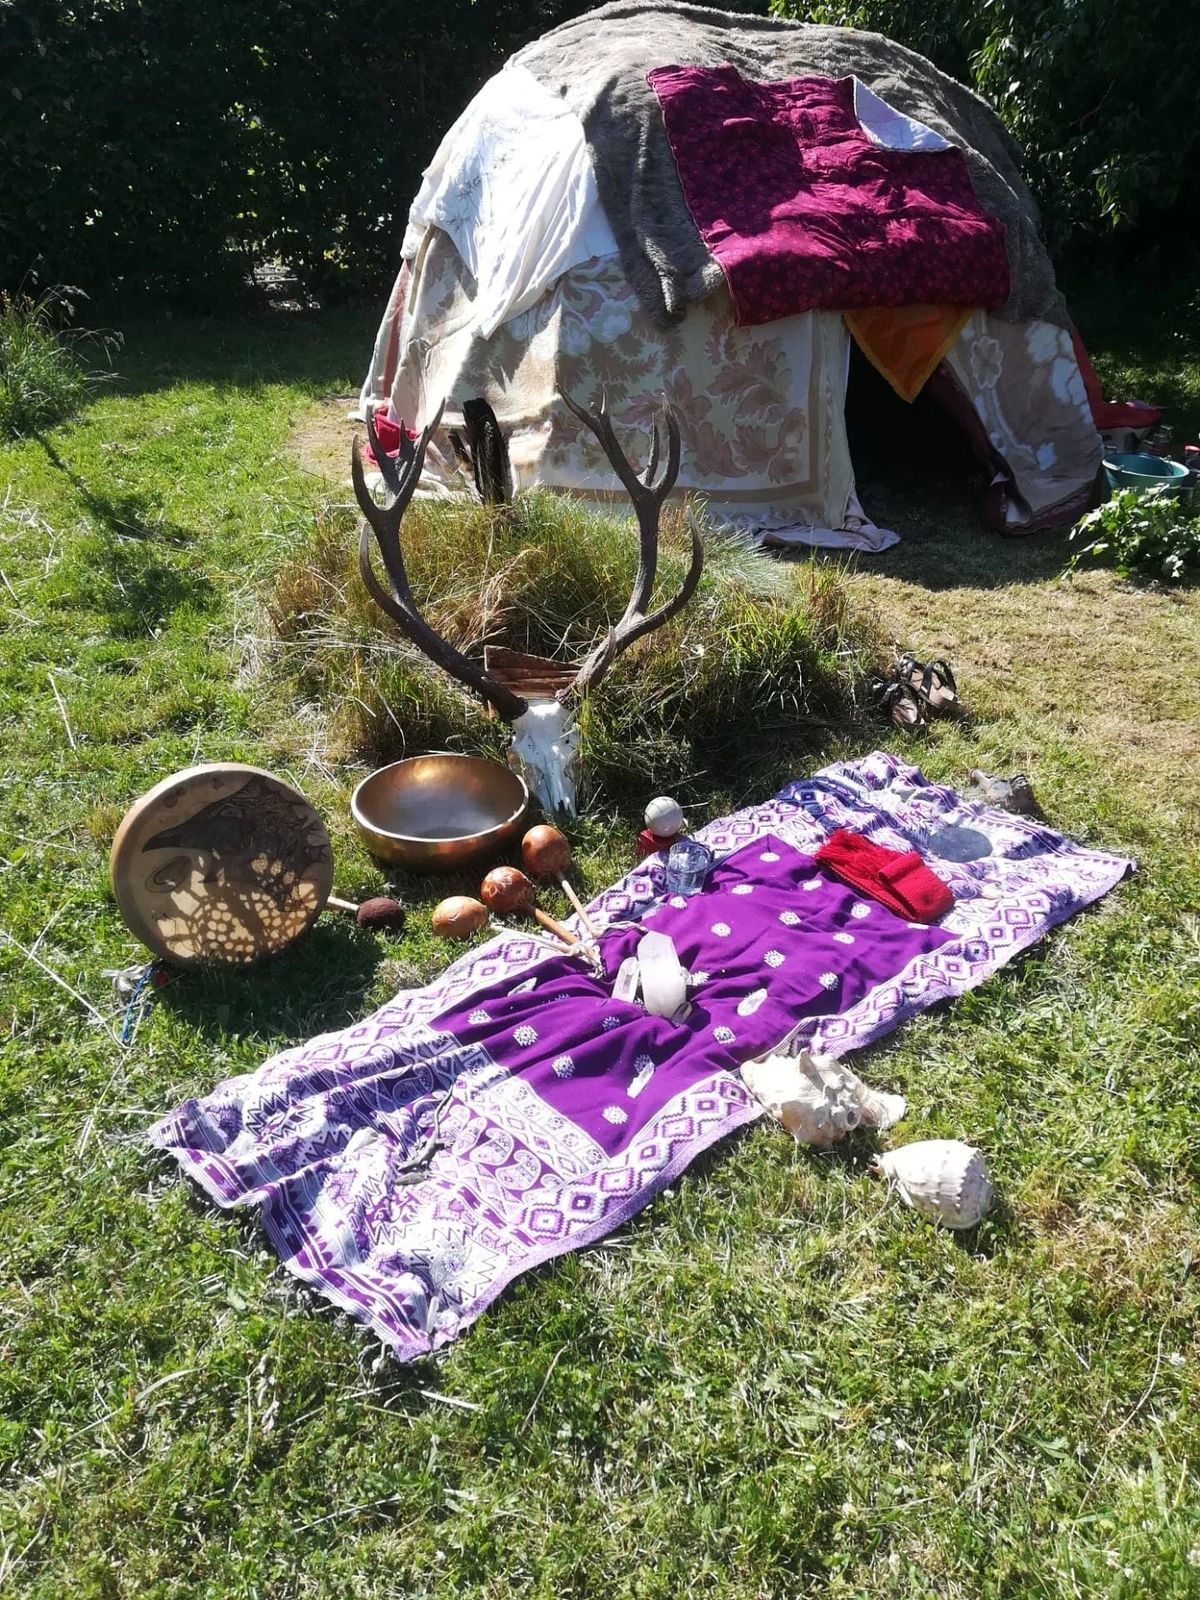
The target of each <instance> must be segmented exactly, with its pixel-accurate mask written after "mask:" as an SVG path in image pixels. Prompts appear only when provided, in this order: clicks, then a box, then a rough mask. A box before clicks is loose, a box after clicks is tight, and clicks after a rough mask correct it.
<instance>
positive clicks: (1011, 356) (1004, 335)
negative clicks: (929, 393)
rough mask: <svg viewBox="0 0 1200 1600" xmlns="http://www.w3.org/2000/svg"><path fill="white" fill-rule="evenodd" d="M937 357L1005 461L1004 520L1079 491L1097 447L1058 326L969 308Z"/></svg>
mask: <svg viewBox="0 0 1200 1600" xmlns="http://www.w3.org/2000/svg"><path fill="white" fill-rule="evenodd" d="M945 365H946V367H947V368H948V369H949V370H950V372H951V373H952V374H953V375H954V377H955V378H956V379H957V380H958V384H959V387H960V388H961V389H962V391H963V393H964V394H965V395H966V396H967V397H968V399H969V400H970V402H971V405H972V407H973V408H974V410H975V414H976V416H977V417H978V418H979V420H980V422H981V423H982V424H983V427H984V431H985V432H986V434H987V438H988V442H989V444H990V445H991V446H992V448H993V449H994V450H995V451H996V452H997V453H998V454H999V455H1000V456H1001V457H1003V459H1004V461H1005V464H1006V465H1007V468H1008V477H1009V481H1008V483H1007V485H1006V508H1005V516H1006V521H1007V525H1008V526H1009V527H1010V528H1012V529H1014V530H1015V529H1019V528H1021V527H1023V526H1025V525H1027V524H1030V523H1036V522H1037V521H1038V519H1039V517H1041V516H1042V515H1043V514H1044V513H1046V512H1047V511H1048V510H1050V509H1051V508H1053V507H1055V506H1059V505H1063V504H1070V503H1071V502H1072V501H1073V500H1076V499H1078V498H1080V497H1086V495H1087V493H1088V490H1089V489H1090V487H1091V485H1092V484H1093V482H1094V480H1095V477H1096V474H1097V472H1098V471H1099V470H1100V464H1101V457H1102V454H1103V450H1102V446H1101V441H1100V435H1099V434H1098V433H1097V432H1096V424H1095V422H1094V421H1093V419H1092V411H1091V407H1090V405H1089V404H1088V398H1087V391H1086V390H1085V389H1084V386H1083V375H1082V373H1081V372H1080V370H1079V362H1078V360H1077V359H1076V355H1075V349H1074V346H1073V344H1072V342H1071V335H1070V334H1069V333H1068V332H1067V330H1066V329H1065V328H1057V327H1055V326H1054V325H1053V324H1052V323H1049V322H1005V321H1003V320H1002V319H1001V318H999V317H995V316H990V315H989V314H988V313H987V312H986V311H973V312H972V313H971V316H970V319H969V321H968V322H967V324H966V326H965V327H964V328H963V331H962V333H961V334H960V335H959V337H958V339H957V341H956V342H955V343H954V345H953V346H952V347H951V349H950V350H949V352H948V353H947V355H946V356H945Z"/></svg>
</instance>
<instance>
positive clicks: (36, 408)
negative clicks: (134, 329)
mask: <svg viewBox="0 0 1200 1600" xmlns="http://www.w3.org/2000/svg"><path fill="white" fill-rule="evenodd" d="M74 294H78V290H69V289H61V288H51V289H43V290H42V292H41V293H40V294H38V295H29V294H24V293H20V292H18V293H17V294H9V293H7V292H0V437H7V438H18V437H19V436H20V435H21V434H26V433H36V432H38V430H39V429H41V428H47V427H50V426H51V425H52V424H53V423H55V422H60V421H61V420H62V419H63V418H64V417H68V416H70V415H71V413H72V412H73V411H75V410H76V409H77V408H78V406H79V405H80V404H82V402H83V400H84V398H85V397H86V395H87V394H88V393H89V391H90V390H91V389H92V388H93V387H94V386H95V383H96V374H95V373H94V372H93V371H91V370H90V369H89V368H88V366H87V364H86V363H85V362H84V360H83V359H82V350H83V346H84V345H85V344H88V343H91V344H95V343H96V342H99V344H100V345H101V347H102V348H103V349H104V350H106V351H111V350H112V349H113V348H114V346H115V343H116V341H115V338H114V336H113V335H111V334H110V335H96V334H90V333H87V332H84V331H83V330H81V329H79V328H72V327H70V326H69V319H70V317H71V315H72V312H73V306H72V303H71V300H70V298H69V296H71V295H74Z"/></svg>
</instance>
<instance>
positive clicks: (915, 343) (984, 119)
mask: <svg viewBox="0 0 1200 1600" xmlns="http://www.w3.org/2000/svg"><path fill="white" fill-rule="evenodd" d="M852 341H853V342H854V343H856V344H857V345H858V347H859V348H860V349H861V350H862V351H863V353H864V354H865V355H866V356H867V357H868V359H869V360H870V361H871V362H872V364H873V365H874V366H875V367H876V368H877V369H878V370H879V371H880V372H881V373H882V374H883V375H884V377H885V378H886V379H887V381H888V383H889V384H890V385H891V387H892V388H893V389H894V390H895V391H896V393H898V394H899V395H900V396H901V397H902V398H903V399H905V400H910V401H911V400H913V399H914V398H915V397H916V396H917V395H918V394H919V393H920V392H921V391H922V390H925V389H927V390H928V392H930V393H931V394H933V395H935V396H936V397H937V398H938V399H940V400H942V401H943V402H944V403H945V404H946V405H947V406H948V407H949V408H950V410H951V411H952V412H953V414H954V416H955V417H956V418H957V419H958V420H959V422H960V423H961V425H962V427H963V428H964V430H965V431H966V434H967V436H968V438H969V439H970V442H971V443H972V445H973V447H974V448H975V450H976V452H977V453H978V455H979V456H980V458H981V459H982V460H983V462H984V463H985V464H986V466H987V468H988V477H989V479H990V483H991V490H990V493H989V496H988V503H987V509H988V514H989V517H990V520H992V522H993V523H994V524H995V525H996V526H998V527H1000V528H1001V529H1004V530H1006V531H1010V532H1019V531H1025V530H1029V529H1033V528H1037V527H1042V526H1046V525H1048V524H1052V523H1061V522H1066V521H1069V520H1072V519H1073V518H1074V517H1075V516H1076V515H1077V514H1078V513H1079V512H1080V511H1082V510H1083V509H1084V508H1085V507H1086V506H1087V504H1088V503H1089V502H1090V501H1091V499H1092V498H1093V496H1094V494H1095V492H1096V485H1097V480H1098V474H1099V470H1100V463H1101V441H1100V437H1099V434H1098V432H1097V421H1096V417H1095V415H1094V414H1093V410H1092V405H1091V403H1090V402H1089V390H1091V392H1092V395H1093V398H1094V397H1095V387H1094V381H1093V375H1092V374H1091V372H1090V368H1089V366H1088V364H1087V358H1086V354H1085V353H1084V352H1083V349H1082V346H1081V345H1080V343H1079V341H1078V338H1077V336H1076V335H1075V333H1074V330H1073V328H1072V326H1071V323H1070V320H1069V317H1068V315H1067V310H1066V306H1065V303H1064V301H1063V298H1062V295H1061V294H1060V292H1059V290H1058V288H1057V286H1056V283H1055V278H1054V272H1053V268H1052V266H1051V263H1050V261H1049V258H1048V256H1047V253H1046V250H1045V247H1044V245H1043V243H1042V239H1041V234H1040V231H1039V223H1038V215H1037V208H1036V205H1035V202H1034V200H1033V197H1032V195H1031V194H1030V192H1029V190H1028V188H1027V187H1026V185H1025V183H1024V181H1023V179H1022V177H1021V172H1020V160H1019V152H1018V151H1017V149H1016V147H1015V145H1014V144H1013V142H1012V140H1011V138H1010V137H1009V135H1008V133H1007V132H1006V130H1005V129H1004V127H1003V125H1002V124H1001V122H1000V120H999V118H998V117H997V116H996V115H995V113H994V112H993V111H992V110H991V109H990V108H989V107H988V106H987V105H986V104H985V103H984V102H983V101H982V100H980V99H979V98H978V96H976V95H975V94H973V93H972V92H971V91H970V90H969V89H967V88H965V87H964V86H963V85H962V84H960V83H957V82H955V81H954V80H953V79H951V78H948V77H947V76H946V75H945V74H943V73H941V72H940V71H938V69H937V68H935V67H934V66H932V65H931V63H929V62H928V61H926V60H924V59H923V58H922V57H920V56H918V55H915V54H914V53H913V52H912V51H910V50H906V49H904V48H903V47H902V46H900V45H897V44H894V43H892V42H891V41H889V40H887V39H884V38H882V37H881V36H880V35H878V34H872V33H865V32H858V31H855V30H850V29H843V28H826V27H818V26H814V25H807V24H798V23H786V22H781V21H776V20H772V19H766V18H759V17H749V16H743V15H730V14H726V13H724V12H719V11H711V10H707V9H703V8H700V7H696V6H691V5H677V4H669V3H668V4H664V3H652V0H618V3H616V4H610V5H605V6H602V7H600V8H599V9H598V10H596V11H592V12H590V13H588V14H587V15H585V16H582V17H579V18H577V19H576V20H575V21H573V22H569V23H566V24H564V25H563V26H561V27H559V28H556V29H554V30H553V31H552V32H550V33H548V34H546V35H545V36H544V37H543V38H541V39H539V40H537V41H535V42H534V43H533V44H530V45H528V46H526V47H525V48H524V49H523V50H521V51H519V52H518V53H517V54H516V55H515V56H514V57H513V58H512V59H511V60H509V61H508V62H507V63H506V64H505V66H504V67H503V69H502V70H501V71H500V72H498V73H497V74H496V75H495V77H493V78H492V79H491V80H490V81H489V83H488V84H487V85H486V86H485V87H484V88H483V90H482V91H481V92H480V93H479V94H478V95H477V96H476V98H475V99H474V100H473V101H472V102H471V104H470V105H469V106H468V107H467V109H466V111H465V112H464V113H463V115H462V116H461V117H460V118H459V119H458V121H457V122H456V123H455V124H454V126H453V127H452V128H451V129H450V130H449V132H448V133H447V134H446V136H445V138H444V139H443V141H442V144H441V146H440V147H439V149H438V151H437V154H436V156H435V157H434V160H433V162H432V163H431V165H430V166H429V168H428V169H427V170H426V173H425V176H424V181H423V183H422V186H421V189H420V192H419V193H418V195H417V197H416V199H415V200H414V202H413V204H412V208H411V212H410V216H409V223H408V228H407V233H406V236H405V240H404V247H403V265H402V268H401V271H400V274H399V277H398V279H397V281H396V284H395V287H394V289H393V292H392V295H391V297H390V300H389V303H388V306H387V309H386V312H385V315H384V319H383V323H382V326H381V328H380V330H379V335H378V338H377V341H376V345H375V350H374V355H373V358H372V363H371V370H370V372H369V374H368V377H367V380H366V383H365V384H364V386H363V391H362V396H361V404H362V407H363V409H364V412H366V411H370V412H372V413H374V414H375V415H376V416H377V417H379V418H381V419H383V420H386V421H389V422H391V423H392V424H399V425H401V426H414V425H415V426H421V425H423V424H424V422H425V421H426V420H427V419H428V418H429V417H431V416H433V415H434V413H435V412H436V411H437V409H438V407H439V406H440V405H442V403H443V402H445V403H446V411H445V415H444V420H443V429H442V434H441V435H440V436H439V439H437V440H435V447H434V448H433V449H431V451H430V453H429V456H428V458H427V463H426V482H425V484H424V487H426V488H429V489H434V490H436V489H441V490H442V491H443V492H454V491H455V489H456V488H458V487H461V486H462V483H463V478H462V474H461V471H460V469H459V468H458V467H457V466H456V465H455V455H454V452H453V450H452V449H451V448H450V446H449V444H448V443H446V440H447V439H448V438H449V434H450V431H451V430H453V429H454V428H455V426H456V425H461V417H462V407H463V404H464V403H465V402H467V401H469V400H471V399H474V398H476V397H479V398H482V399H484V400H486V401H487V402H488V403H489V404H490V405H491V407H492V408H493V409H494V411H495V413H496V415H497V417H498V418H499V421H500V424H501V426H502V428H503V430H504V432H505V433H506V434H507V435H508V439H509V452H510V456H511V462H512V470H513V479H514V482H515V484H516V486H517V487H518V488H526V487H531V486H535V485H544V486H548V487H551V488H554V489H558V490H563V491H567V492H572V493H576V494H581V495H587V496H593V497H597V498H604V497H607V496H609V495H610V494H611V495H615V494H616V492H617V485H616V482H615V479H614V477H613V474H612V468H611V466H610V464H609V463H608V461H607V460H606V459H605V458H604V456H603V455H602V454H601V453H600V451H599V448H598V446H597V445H596V443H595V441H594V440H593V438H592V437H591V435H590V434H589V433H588V432H587V430H586V429H585V428H583V427H582V426H581V424H580V423H579V422H578V420H577V419H576V417H575V416H574V414H573V413H572V411H571V410H570V409H569V408H568V407H566V406H565V405H564V404H563V403H562V401H561V399H560V398H559V391H560V390H564V391H566V392H567V393H569V394H570V395H572V396H573V397H574V398H575V399H576V400H578V401H579V402H581V403H582V404H584V405H587V406H591V407H594V406H596V405H597V404H598V403H599V401H600V399H601V397H602V395H603V396H605V397H606V398H607V404H608V408H609V411H610V412H611V414H612V416H613V418H614V419H615V421H616V423H617V425H618V428H622V427H624V426H627V425H631V424H640V423H645V422H648V421H649V420H650V419H651V417H652V416H653V414H654V412H655V410H656V408H657V407H658V405H659V404H660V401H661V397H662V396H663V395H665V396H666V397H667V399H668V400H669V401H670V402H671V405H672V406H673V408H674V410H675V413H676V416H677V418H678V421H679V426H680V430H681V433H682V439H683V466H682V470H681V472H680V475H679V480H678V489H677V492H679V493H691V494H694V495H697V496H700V497H702V498H703V500H704V502H705V504H706V506H707V510H708V514H709V516H710V517H711V518H712V519H713V520H715V521H718V522H724V523H727V524H730V525H733V526H736V527H740V528H743V529H746V530H748V531H751V532H753V533H754V534H755V535H757V536H760V537H763V538H766V539H769V540H775V541H778V542H783V543H788V542H797V543H808V544H826V545H834V546H838V545H842V546H848V547H852V548H858V549H868V550H870V549H881V548H883V547H884V546H885V545H886V544H888V543H891V542H892V541H893V540H894V538H895V535H893V534H890V533H888V532H887V531H886V530H884V529H880V528H877V527H876V526H875V525H874V524H873V523H872V522H871V521H870V519H869V517H868V516H867V514H866V512H865V511H864V510H863V508H862V506H861V505H860V504H859V501H858V498H857V494H856V491H855V482H854V470H853V465H852V462H851V457H850V446H849V441H848V437H847V429H846V420H845V399H846V388H847V375H848V371H849V361H850V351H851V344H852ZM439 442H440V443H441V445H442V448H438V445H439Z"/></svg>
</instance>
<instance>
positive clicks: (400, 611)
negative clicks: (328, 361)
mask: <svg viewBox="0 0 1200 1600" xmlns="http://www.w3.org/2000/svg"><path fill="white" fill-rule="evenodd" d="M444 409H445V401H443V402H442V404H441V405H440V406H439V407H438V408H437V412H436V413H435V415H434V416H433V418H432V420H431V421H429V422H427V423H426V424H425V427H424V428H423V430H422V432H421V437H420V438H419V439H418V440H417V441H416V443H415V444H414V443H413V442H412V441H411V440H409V439H407V438H406V437H405V435H404V432H403V430H401V435H400V438H401V443H400V454H399V456H398V457H397V458H396V460H395V461H393V460H392V458H391V457H390V456H389V455H388V454H387V453H386V451H385V450H384V448H383V446H382V445H381V444H380V442H379V439H378V436H377V435H376V432H375V424H374V422H373V420H372V418H371V416H370V413H369V412H368V415H367V436H368V438H369V439H370V441H371V449H372V450H373V452H374V454H375V459H376V461H377V462H378V463H379V470H380V472H381V473H382V474H383V481H384V483H385V484H386V486H387V488H388V490H389V491H390V498H389V499H388V501H387V502H386V504H384V505H380V503H379V501H378V500H376V499H375V497H374V496H373V495H372V493H371V491H370V490H369V489H368V488H367V480H366V476H365V474H364V472H363V460H362V443H361V441H360V439H359V438H358V435H357V434H356V435H355V437H354V446H353V454H352V455H351V459H350V474H351V477H352V479H353V481H354V493H355V496H356V497H357V499H358V503H359V506H360V507H361V508H362V513H363V516H364V517H365V518H366V521H365V522H364V523H363V525H362V531H361V533H360V534H359V539H358V570H359V571H360V572H361V573H362V580H363V582H364V583H365V584H366V586H367V592H368V594H369V595H370V596H371V598H372V600H374V601H375V603H376V605H378V606H379V607H380V608H381V609H382V610H383V611H385V612H386V613H387V615H388V616H389V617H391V618H392V620H393V621H394V622H395V623H396V624H397V626H398V627H399V628H400V629H401V631H402V632H403V633H404V634H406V635H407V636H408V638H409V639H411V640H412V642H413V644H415V645H416V647H417V649H418V650H421V651H422V652H423V653H424V654H425V655H427V656H428V657H429V659H430V660H431V661H432V662H434V663H435V664H436V665H437V666H439V667H441V669H442V671H443V672H448V673H449V674H450V676H451V677H452V678H457V679H458V681H459V683H463V684H465V685H466V686H467V688H468V689H474V690H475V692H476V694H479V695H482V696H483V698H484V699H485V700H490V701H491V703H492V705H494V706H495V708H496V710H497V711H498V712H499V713H500V715H501V716H502V717H503V718H504V720H505V721H506V722H515V721H516V720H517V718H518V717H520V716H523V715H524V713H525V712H526V711H528V709H529V702H528V701H527V700H525V699H524V698H523V697H522V696H521V695H519V694H514V693H513V691H512V690H511V689H509V688H507V687H506V686H505V685H504V684H502V683H501V682H499V680H498V679H496V678H494V677H492V675H491V674H490V673H489V672H487V671H486V669H485V668H483V667H482V666H480V665H479V663H478V662H476V661H472V660H471V659H470V657H469V656H465V655H463V653H462V651H461V650H457V649H455V647H454V646H453V645H452V644H451V643H450V642H449V641H448V640H446V639H443V638H442V636H441V634H440V633H438V632H436V631H435V630H434V629H433V628H431V627H430V625H429V623H428V622H426V620H425V618H424V617H423V616H422V615H421V613H420V611H418V609H417V606H416V602H415V601H414V600H413V597H412V590H411V589H410V588H409V584H408V573H407V571H406V569H405V566H404V554H403V551H402V550H401V548H400V524H401V522H402V521H403V519H404V513H405V511H406V510H407V509H408V503H409V501H410V500H411V499H412V497H413V491H414V490H415V489H416V487H417V480H418V479H419V478H420V476H421V469H422V467H423V466H424V464H425V452H426V450H427V449H428V448H429V441H430V439H431V438H432V436H433V432H434V429H435V428H436V427H437V425H438V423H439V422H440V421H441V420H442V412H443V410H444ZM372 534H374V535H375V543H376V544H377V545H378V546H379V554H380V556H381V557H382V558H383V565H384V569H385V571H386V572H387V576H388V583H389V586H390V589H391V593H390V594H389V592H388V590H387V589H385V588H384V587H383V585H382V584H381V583H380V581H379V579H378V578H377V577H376V576H375V571H374V568H373V567H372V565H371V535H372Z"/></svg>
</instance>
